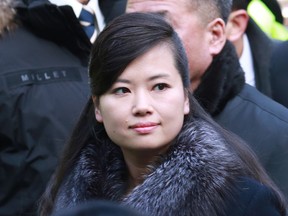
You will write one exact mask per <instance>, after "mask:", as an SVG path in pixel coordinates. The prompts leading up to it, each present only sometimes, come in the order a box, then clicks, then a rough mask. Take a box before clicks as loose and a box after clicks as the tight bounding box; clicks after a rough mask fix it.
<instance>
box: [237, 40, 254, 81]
mask: <svg viewBox="0 0 288 216" xmlns="http://www.w3.org/2000/svg"><path fill="white" fill-rule="evenodd" d="M239 61H240V65H241V67H242V68H243V71H244V72H245V80H246V83H248V84H249V85H252V86H255V71H254V64H253V56H252V53H251V47H250V43H249V40H248V37H247V35H246V34H244V36H243V52H242V55H241V57H240V59H239Z"/></svg>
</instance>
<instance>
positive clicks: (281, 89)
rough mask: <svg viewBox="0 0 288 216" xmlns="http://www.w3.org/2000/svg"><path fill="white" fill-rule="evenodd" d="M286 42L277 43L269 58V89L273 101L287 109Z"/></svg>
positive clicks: (287, 62)
mask: <svg viewBox="0 0 288 216" xmlns="http://www.w3.org/2000/svg"><path fill="white" fill-rule="evenodd" d="M287 56H288V41H284V42H282V43H279V44H278V45H277V47H276V48H275V50H274V52H273V53H272V58H271V67H270V70H271V76H270V79H271V88H272V96H273V99H274V100H276V101H277V102H279V103H281V104H283V105H284V106H285V107H287V108H288V86H287V83H288V61H287Z"/></svg>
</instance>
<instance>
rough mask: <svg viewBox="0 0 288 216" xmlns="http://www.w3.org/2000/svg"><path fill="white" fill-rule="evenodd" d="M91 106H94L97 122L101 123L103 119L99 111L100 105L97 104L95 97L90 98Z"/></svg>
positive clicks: (97, 100)
mask: <svg viewBox="0 0 288 216" xmlns="http://www.w3.org/2000/svg"><path fill="white" fill-rule="evenodd" d="M92 100H93V104H94V109H95V111H94V112H95V118H96V120H97V121H98V122H100V123H102V122H103V117H102V115H101V111H100V104H99V99H98V98H97V97H96V96H94V95H93V96H92Z"/></svg>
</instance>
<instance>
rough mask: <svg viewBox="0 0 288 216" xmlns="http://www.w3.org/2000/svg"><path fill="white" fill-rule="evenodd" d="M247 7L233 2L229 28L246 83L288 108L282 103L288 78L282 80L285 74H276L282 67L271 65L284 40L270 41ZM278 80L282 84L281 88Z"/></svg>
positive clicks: (236, 0)
mask: <svg viewBox="0 0 288 216" xmlns="http://www.w3.org/2000/svg"><path fill="white" fill-rule="evenodd" d="M247 5H248V2H247V0H233V5H232V11H231V13H230V15H229V19H228V23H227V27H226V35H227V38H228V39H229V40H230V41H231V42H232V43H233V44H234V46H235V48H236V51H237V55H238V57H239V60H240V64H241V67H242V68H243V71H244V72H245V81H246V83H248V84H249V85H251V86H254V87H256V88H257V89H258V90H259V91H260V92H262V93H263V94H265V95H267V96H269V97H271V98H272V99H273V100H275V101H277V102H278V103H281V104H282V105H284V106H286V107H288V106H287V104H285V103H284V104H283V100H281V99H280V100H279V98H283V97H282V95H283V93H284V92H288V89H287V87H286V85H281V82H283V83H285V82H286V83H287V82H288V78H286V77H285V74H283V75H284V76H280V77H281V78H282V79H283V80H282V79H281V80H280V79H278V78H277V76H278V75H279V73H283V70H281V69H280V71H276V70H279V68H278V67H277V66H276V65H273V66H272V65H271V57H272V53H273V52H274V49H276V47H277V46H278V45H279V44H280V41H275V40H273V39H271V38H269V37H268V36H267V35H266V34H265V33H264V32H263V31H262V30H261V29H260V28H259V26H258V25H257V24H256V23H255V22H254V21H253V19H251V18H250V16H249V15H248V13H247ZM284 73H285V72H284ZM277 74H278V75H277ZM285 78H286V79H285ZM271 79H272V80H273V87H272V83H271ZM276 81H277V82H279V85H278V84H277V83H276ZM275 88H276V89H275ZM280 88H281V90H280ZM284 101H285V99H284Z"/></svg>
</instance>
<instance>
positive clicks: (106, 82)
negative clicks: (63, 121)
mask: <svg viewBox="0 0 288 216" xmlns="http://www.w3.org/2000/svg"><path fill="white" fill-rule="evenodd" d="M163 43H164V44H167V45H168V46H169V47H170V48H171V50H172V51H173V52H172V53H173V55H174V59H175V66H176V68H177V69H178V71H179V74H180V76H181V78H182V82H183V88H185V89H186V92H187V94H188V96H189V102H190V113H189V114H188V115H186V116H185V118H184V125H183V128H184V127H187V125H189V123H191V122H193V121H197V120H201V121H206V122H207V123H208V124H209V125H211V126H212V127H213V128H214V129H215V130H216V131H217V132H218V133H219V134H221V136H223V138H224V139H225V140H226V143H228V145H229V146H228V148H229V149H230V150H231V151H233V152H234V153H235V154H236V155H237V156H238V158H239V163H240V165H241V168H243V172H242V173H243V175H248V176H250V177H252V178H254V179H256V180H259V181H260V182H262V183H264V184H266V185H267V186H269V187H270V188H272V189H273V190H274V191H275V193H276V194H277V195H278V196H279V200H280V201H279V205H280V206H281V207H280V209H284V207H283V206H284V204H283V203H284V202H282V198H281V193H280V192H279V191H278V189H277V187H275V186H274V184H273V182H272V181H271V180H270V179H269V177H268V176H267V175H266V173H265V172H264V171H263V168H262V167H261V166H260V165H259V164H258V162H257V160H256V158H255V156H254V155H253V154H252V153H251V152H250V150H249V149H248V148H247V147H246V145H245V144H244V143H243V142H242V141H241V140H240V139H238V138H237V137H235V136H234V135H232V134H231V133H230V132H228V131H226V130H224V129H223V128H222V127H220V126H219V125H218V124H217V123H215V122H214V121H213V120H212V119H211V117H210V116H208V114H206V112H204V110H203V109H202V107H201V106H200V105H199V104H198V102H197V101H196V100H195V98H194V97H193V95H192V94H191V93H190V92H189V70H188V61H187V58H186V55H185V52H184V48H183V46H182V43H181V41H180V39H179V37H178V36H177V34H176V32H175V31H174V30H173V28H172V27H171V26H170V25H169V24H168V23H167V22H165V21H164V19H163V18H162V17H161V16H160V15H157V14H144V13H130V14H124V15H121V16H119V17H118V18H116V19H115V20H113V21H112V22H111V23H110V24H109V25H108V26H107V27H106V28H105V29H104V30H103V31H102V32H101V33H100V35H99V36H98V38H97V40H96V42H95V44H94V45H93V48H92V51H91V59H90V64H89V76H90V86H91V93H92V95H95V96H98V97H99V96H101V95H102V94H104V93H105V92H106V91H108V90H109V89H110V87H111V86H112V85H113V83H114V82H115V80H116V79H117V77H119V76H120V75H121V73H122V72H123V71H124V70H125V68H126V67H127V66H128V65H129V63H130V62H131V61H133V60H134V59H136V58H137V57H140V56H141V55H143V54H144V53H146V52H147V51H149V50H150V49H152V48H153V47H155V46H157V45H159V44H163ZM183 128H182V130H181V131H180V133H181V134H183V130H184V129H183ZM184 137H185V136H184ZM187 137H189V136H187ZM186 139H188V138H186ZM105 140H109V137H108V136H107V134H106V131H105V129H104V126H103V124H101V123H98V122H97V121H96V119H95V114H94V104H93V101H92V99H90V100H89V101H88V103H87V104H86V107H85V109H84V110H83V113H82V115H81V117H80V119H79V121H78V123H77V125H76V127H75V129H74V131H73V133H72V136H71V138H70V141H69V142H68V143H67V145H66V146H65V149H64V152H63V154H62V158H61V161H60V164H59V166H58V167H57V169H56V172H55V175H54V176H53V177H52V178H51V181H50V183H49V184H48V187H47V189H46V192H45V194H44V195H43V197H42V200H41V203H40V208H39V210H40V214H41V215H49V214H50V213H51V212H52V210H53V206H54V202H55V199H56V196H57V193H58V190H59V188H60V186H61V184H62V183H63V180H64V177H65V176H67V174H68V173H69V171H70V169H71V167H73V165H74V162H75V160H76V159H77V157H78V155H79V153H80V151H81V150H82V149H83V148H84V147H85V146H86V145H87V144H91V143H92V144H95V145H98V144H99V145H101V144H103V143H104V142H105ZM187 142H188V140H187ZM284 211H285V210H283V212H284Z"/></svg>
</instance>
